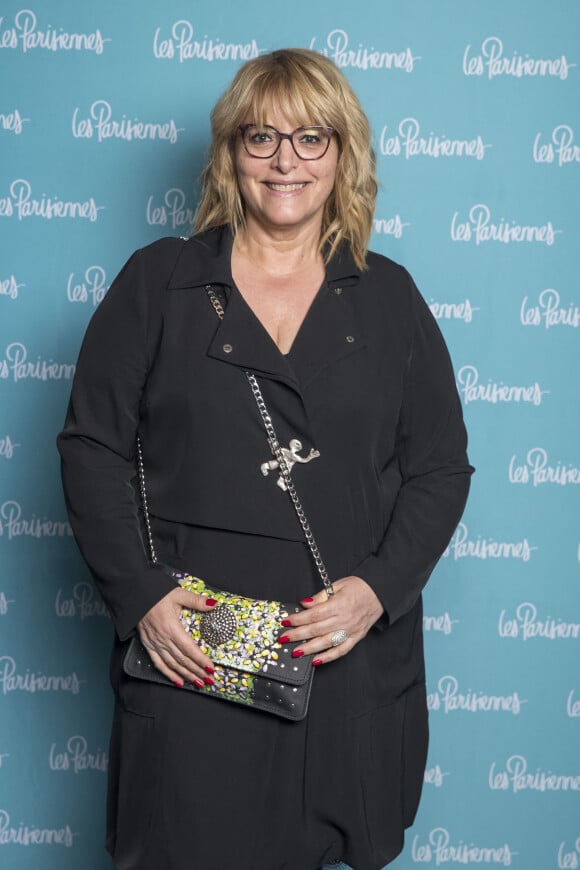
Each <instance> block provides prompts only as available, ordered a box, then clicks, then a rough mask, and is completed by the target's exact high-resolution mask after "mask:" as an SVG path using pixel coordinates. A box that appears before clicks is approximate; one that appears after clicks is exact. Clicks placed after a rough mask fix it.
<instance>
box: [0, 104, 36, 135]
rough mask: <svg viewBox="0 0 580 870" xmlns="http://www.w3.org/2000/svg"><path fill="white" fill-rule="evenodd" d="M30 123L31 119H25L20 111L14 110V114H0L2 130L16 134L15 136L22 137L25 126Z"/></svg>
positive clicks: (0, 127) (0, 128)
mask: <svg viewBox="0 0 580 870" xmlns="http://www.w3.org/2000/svg"><path fill="white" fill-rule="evenodd" d="M29 121H30V118H23V117H22V115H21V114H20V112H19V111H18V109H14V111H13V112H0V130H6V132H7V133H14V135H15V136H20V134H21V133H22V131H23V129H24V125H25V124H27V123H28V122H29Z"/></svg>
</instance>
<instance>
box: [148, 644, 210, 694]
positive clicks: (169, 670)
mask: <svg viewBox="0 0 580 870" xmlns="http://www.w3.org/2000/svg"><path fill="white" fill-rule="evenodd" d="M149 656H150V658H151V661H152V662H153V664H154V665H155V667H156V668H157V670H158V671H160V672H161V673H162V674H163V675H164V676H165V677H167V678H168V679H169V680H171V682H172V683H173V684H174V685H175V686H177V687H178V688H180V689H182V688H183V683H184V677H183V676H182V675H181V674H180V673H179V671H178V670H176V668H173V667H170V666H169V665H168V664H167V663H166V662H165V660H164V659H163V658H162V657H161V655H160V654H159V653H158V652H157V651H156V650H154V649H151V648H149ZM185 679H188V677H185ZM191 682H192V683H193V684H194V685H196V686H197V687H198V688H199V689H201V688H203V685H204V683H203V679H202V678H201V677H199V676H195V677H194V678H193V679H192V680H191Z"/></svg>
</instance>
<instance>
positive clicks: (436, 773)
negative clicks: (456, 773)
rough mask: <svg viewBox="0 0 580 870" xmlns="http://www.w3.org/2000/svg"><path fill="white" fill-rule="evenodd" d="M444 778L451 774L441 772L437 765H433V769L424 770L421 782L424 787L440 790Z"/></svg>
mask: <svg viewBox="0 0 580 870" xmlns="http://www.w3.org/2000/svg"><path fill="white" fill-rule="evenodd" d="M446 776H451V774H450V773H447V772H446V771H443V770H441V767H440V766H439V765H438V764H435V765H434V766H433V767H428V768H426V770H425V774H424V776H423V782H424V783H425V785H432V786H434V787H435V788H442V787H443V786H444V785H445V782H444V780H445V777H446Z"/></svg>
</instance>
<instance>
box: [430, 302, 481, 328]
mask: <svg viewBox="0 0 580 870" xmlns="http://www.w3.org/2000/svg"><path fill="white" fill-rule="evenodd" d="M429 308H430V310H431V314H432V315H433V317H434V318H435V319H436V320H462V321H463V323H471V321H472V320H473V313H474V311H481V309H480V308H477V307H476V306H475V305H472V304H471V301H470V300H469V299H465V300H463V302H435V300H434V299H430V300H429Z"/></svg>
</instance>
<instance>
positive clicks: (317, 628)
mask: <svg viewBox="0 0 580 870" xmlns="http://www.w3.org/2000/svg"><path fill="white" fill-rule="evenodd" d="M332 585H333V586H334V595H331V596H330V598H329V597H328V596H327V594H326V592H325V591H324V590H322V591H320V592H318V593H317V594H316V595H315V596H314V597H313V598H312V599H304V600H303V601H301V604H302V606H303V607H304V608H305V610H304V611H303V612H302V613H298V614H292V616H291V617H290V618H289V623H290V625H291V628H286V630H285V631H283V632H282V637H285V638H287V639H288V641H292V642H294V641H301V640H303V641H305V642H304V643H303V644H302V643H301V644H299V645H298V647H297V648H296V649H295V650H294V652H293V653H292V655H294V656H296V654H297V653H298V652H299V651H301V652H302V653H303V654H304V655H310V654H311V653H315V654H316V653H319V655H315V658H314V661H313V664H316V665H322V664H327V663H328V662H332V661H334V660H335V659H338V658H340V657H341V656H343V655H346V653H347V652H349V651H350V650H351V649H352V648H353V646H355V645H356V644H357V643H358V642H359V640H362V639H363V637H364V636H365V635H366V634H367V632H368V631H369V629H370V628H371V626H372V625H374V624H375V622H376V621H377V619H379V618H380V617H381V616H382V614H383V613H384V609H383V605H382V604H381V602H380V601H379V599H378V598H377V596H376V594H375V593H374V592H373V590H372V589H371V587H370V586H369V585H368V583H367V582H366V581H365V580H363V579H362V577H354V576H350V577H343V578H342V579H340V580H336V581H335V582H334V583H333V584H332ZM340 629H344V630H345V631H347V632H348V638H347V639H346V640H345V641H344V643H341V644H339V645H338V646H334V647H333V646H332V641H331V636H332V634H334V632H335V631H339V630H340Z"/></svg>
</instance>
